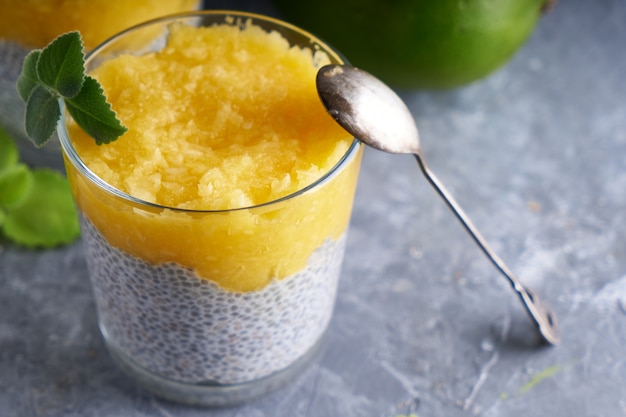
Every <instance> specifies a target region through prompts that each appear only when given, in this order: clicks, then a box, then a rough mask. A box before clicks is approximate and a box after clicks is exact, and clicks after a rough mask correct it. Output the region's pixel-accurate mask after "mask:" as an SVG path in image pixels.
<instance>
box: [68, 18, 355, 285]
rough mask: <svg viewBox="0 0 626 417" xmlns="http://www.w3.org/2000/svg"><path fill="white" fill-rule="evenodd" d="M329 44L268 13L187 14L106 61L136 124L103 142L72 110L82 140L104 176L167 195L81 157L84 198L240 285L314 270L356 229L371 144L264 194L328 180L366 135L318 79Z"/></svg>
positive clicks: (111, 222) (159, 249) (76, 140)
mask: <svg viewBox="0 0 626 417" xmlns="http://www.w3.org/2000/svg"><path fill="white" fill-rule="evenodd" d="M324 57H325V56H324V55H320V53H313V52H312V51H311V50H309V49H300V48H296V47H290V46H289V44H288V42H287V41H286V40H285V39H284V38H283V37H281V36H280V35H279V34H277V33H275V32H272V33H267V32H265V31H263V30H262V29H260V28H259V27H257V26H254V25H248V26H247V27H246V28H245V30H241V29H240V28H238V27H234V26H230V25H218V26H211V27H204V28H198V27H191V26H185V25H180V26H173V27H172V28H171V33H170V34H169V36H168V44H167V46H165V48H164V49H162V50H161V51H159V52H156V53H149V54H146V55H143V56H130V55H123V56H119V57H117V58H114V59H112V60H110V61H107V62H105V63H104V64H102V65H101V66H100V67H98V68H97V69H96V70H95V71H94V72H93V74H92V75H93V76H94V77H95V78H97V79H98V80H99V81H100V83H101V84H102V85H103V88H104V90H105V94H106V95H107V97H108V99H109V101H110V102H111V104H112V106H113V108H114V109H115V110H116V111H117V114H118V117H119V118H120V119H121V120H122V122H123V123H124V124H125V125H126V126H127V127H128V128H129V131H128V132H127V133H126V134H125V135H124V136H122V137H121V138H120V139H118V140H117V141H115V142H113V143H110V144H107V145H102V146H97V145H95V143H94V141H93V139H91V138H90V137H88V136H87V135H86V134H84V132H82V130H80V128H78V127H77V126H76V125H74V124H72V122H71V121H69V122H68V133H69V136H70V140H71V141H72V143H73V145H74V147H75V150H76V152H77V154H78V155H79V156H80V158H81V159H82V160H83V161H84V163H85V164H86V165H87V166H88V167H89V168H90V169H91V170H92V171H93V172H94V173H95V174H96V175H97V176H98V177H100V178H101V179H102V180H104V181H105V182H106V183H108V184H110V185H112V186H113V187H115V188H117V189H119V190H121V191H123V192H124V193H127V194H129V195H132V196H134V197H136V198H139V199H141V200H144V201H146V202H149V203H153V204H154V206H151V205H146V204H140V203H132V202H130V201H128V200H126V199H122V198H119V197H116V196H114V195H113V194H110V193H108V192H106V191H103V190H102V189H101V188H99V187H98V186H96V185H94V184H93V183H92V182H91V181H89V180H88V179H86V178H84V176H83V175H82V174H81V173H79V172H78V171H77V170H76V168H75V167H74V166H73V165H72V164H71V163H67V164H66V165H67V170H68V176H69V178H70V181H71V183H72V186H73V188H74V195H75V197H76V200H77V203H78V205H79V207H80V209H81V211H82V212H83V214H84V215H86V216H87V218H88V219H89V220H90V221H91V222H92V223H93V224H94V225H95V226H96V227H97V228H98V229H99V230H100V232H101V233H102V234H103V235H104V236H105V237H106V239H107V240H108V241H109V243H110V244H111V245H113V246H115V247H118V248H120V249H122V250H124V251H126V252H128V253H130V254H132V255H133V256H136V257H138V258H140V259H144V260H146V261H148V262H149V263H152V264H162V263H166V262H175V263H177V264H179V265H182V266H184V267H189V268H192V269H194V270H195V271H196V273H197V275H198V276H200V277H202V278H205V279H208V280H211V281H214V282H215V283H217V284H218V285H220V286H221V287H222V288H224V289H227V290H232V291H252V290H256V289H260V288H262V287H264V286H265V285H267V284H268V283H269V282H270V281H271V280H272V279H282V278H285V277H287V276H289V275H291V274H293V273H295V272H297V271H299V270H301V269H302V268H304V267H305V266H306V264H307V260H308V258H309V257H310V255H311V254H312V253H313V251H314V250H315V249H316V248H318V247H320V246H321V245H322V243H323V242H324V241H325V240H326V239H328V238H333V239H336V238H338V237H339V236H341V235H342V234H343V233H344V232H345V230H346V228H347V225H348V222H349V218H350V213H351V209H352V201H353V196H354V191H355V187H356V182H357V176H358V170H359V165H360V158H361V150H360V149H358V151H357V152H356V154H355V155H354V157H352V158H351V159H350V160H349V162H348V163H347V164H345V166H344V167H343V168H342V169H341V170H340V171H339V172H336V173H334V175H332V176H331V177H330V178H329V180H327V181H325V182H323V183H322V184H318V185H317V186H316V187H314V188H312V189H311V190H308V191H306V192H304V193H301V194H299V195H297V196H295V197H290V198H286V199H284V200H281V201H278V202H274V203H272V204H264V203H268V202H272V201H276V200H279V199H281V198H283V197H286V196H289V195H291V194H293V193H295V192H297V191H298V190H302V189H303V188H305V187H307V186H308V185H310V184H312V183H313V182H315V181H316V180H318V179H319V178H320V177H322V176H323V175H324V174H326V173H327V172H329V171H330V170H331V169H332V168H333V167H334V166H335V165H336V164H337V163H338V162H339V161H340V160H341V158H342V157H343V156H344V155H345V154H346V153H347V151H348V149H349V148H350V146H351V144H352V141H353V139H352V137H351V136H350V135H349V134H347V133H346V132H345V131H344V130H343V129H341V128H340V127H339V126H338V125H337V124H336V123H335V122H334V121H333V120H332V119H331V118H330V116H328V114H327V113H326V111H325V110H324V108H323V106H322V104H321V102H320V100H319V98H318V96H317V92H316V90H315V75H316V71H317V70H316V67H315V66H314V62H315V63H316V64H320V63H323V62H324ZM325 58H326V59H327V56H326V57H325ZM163 206H165V207H169V208H164V207H163ZM199 210H201V211H199ZM206 210H217V211H213V212H206Z"/></svg>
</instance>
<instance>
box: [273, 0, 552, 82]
mask: <svg viewBox="0 0 626 417" xmlns="http://www.w3.org/2000/svg"><path fill="white" fill-rule="evenodd" d="M552 2H553V0H312V1H307V2H303V1H293V0H274V4H275V5H276V7H277V9H278V11H279V12H280V13H281V14H282V17H283V18H284V19H285V20H287V21H289V22H291V23H293V24H295V25H297V26H300V27H302V28H303V29H305V30H308V31H310V32H312V33H313V34H315V35H317V36H318V37H320V38H321V39H323V40H324V41H326V42H327V43H329V44H331V45H332V46H334V47H335V48H336V49H337V50H338V51H339V52H341V53H342V54H343V55H344V56H345V57H346V58H347V60H348V61H349V62H350V63H351V64H352V65H354V66H356V67H359V68H361V69H364V70H366V71H368V72H371V73H372V74H374V75H375V76H377V77H379V78H380V79H381V80H383V81H384V82H386V83H388V84H389V85H391V86H392V87H396V88H437V89H440V88H452V87H457V86H460V85H464V84H467V83H470V82H472V81H475V80H478V79H480V78H483V77H485V76H486V75H488V74H490V73H491V72H493V71H494V70H496V69H497V68H499V67H500V66H502V65H503V64H504V63H506V62H507V61H508V60H509V59H510V58H511V57H512V56H513V54H514V53H515V52H516V51H517V50H518V49H519V48H520V47H521V46H522V45H523V44H524V43H525V41H526V40H527V39H528V37H529V36H530V34H531V33H532V31H533V29H534V27H535V26H536V24H537V22H538V20H539V18H540V16H541V15H542V12H544V11H545V10H547V8H549V6H551V3H552Z"/></svg>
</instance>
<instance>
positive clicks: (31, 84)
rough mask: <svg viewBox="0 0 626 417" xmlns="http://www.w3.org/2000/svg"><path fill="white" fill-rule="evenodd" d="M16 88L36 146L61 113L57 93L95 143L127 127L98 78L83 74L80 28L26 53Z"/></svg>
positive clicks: (47, 136) (116, 135) (49, 133)
mask: <svg viewBox="0 0 626 417" xmlns="http://www.w3.org/2000/svg"><path fill="white" fill-rule="evenodd" d="M17 89H18V92H19V94H20V97H21V98H22V99H23V100H24V101H25V102H26V117H25V121H24V122H25V130H26V134H27V136H28V137H29V139H30V140H31V141H32V142H33V143H34V144H35V145H36V146H38V147H40V146H43V145H45V144H46V142H47V141H48V140H49V139H50V137H51V136H52V134H53V133H54V129H55V128H56V126H57V123H58V121H59V119H60V118H61V110H60V103H59V101H58V99H59V98H61V99H63V101H64V102H65V104H66V107H67V110H68V112H69V113H70V114H71V115H72V117H74V120H75V121H76V123H77V124H78V125H79V126H80V127H81V128H82V129H83V130H84V131H85V132H87V134H89V135H90V136H92V137H93V138H94V139H95V141H96V143H97V144H98V145H101V144H103V143H109V142H111V141H114V140H116V139H117V138H119V137H120V136H122V135H123V134H124V133H125V132H126V130H127V129H126V128H125V127H124V126H123V125H122V124H121V122H120V121H119V120H118V119H117V116H116V115H115V112H114V111H113V110H112V109H111V105H110V104H109V103H108V102H107V101H106V97H105V96H104V92H103V90H102V87H101V86H100V84H99V83H98V81H96V80H95V79H94V78H91V77H88V76H86V75H85V56H84V53H83V42H82V37H81V35H80V33H79V32H69V33H66V34H63V35H61V36H59V37H58V38H56V39H55V40H54V41H52V42H51V43H50V44H49V45H48V46H46V47H45V48H44V49H42V50H36V51H33V52H31V53H30V54H28V55H27V56H26V59H25V60H24V65H23V66H22V72H21V74H20V76H19V78H18V86H17Z"/></svg>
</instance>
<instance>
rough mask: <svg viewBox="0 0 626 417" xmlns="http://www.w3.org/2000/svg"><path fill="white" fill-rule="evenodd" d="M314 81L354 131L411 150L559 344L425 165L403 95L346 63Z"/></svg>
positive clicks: (545, 315)
mask: <svg viewBox="0 0 626 417" xmlns="http://www.w3.org/2000/svg"><path fill="white" fill-rule="evenodd" d="M316 85H317V91H318V94H319V96H320V99H321V101H322V103H323V104H324V107H326V110H327V111H328V113H329V114H330V115H331V116H332V117H333V119H335V120H336V121H337V123H339V125H341V126H342V127H343V128H344V129H345V130H347V131H348V132H349V133H351V134H352V135H354V137H356V138H357V139H359V140H361V141H362V142H363V143H365V144H366V145H369V146H371V147H372V148H375V149H378V150H381V151H384V152H389V153H397V154H413V155H415V158H416V159H417V163H418V165H419V167H420V169H421V170H422V173H423V174H424V176H425V177H426V179H427V180H428V182H429V183H430V184H431V185H432V186H433V187H434V188H435V190H436V191H437V193H438V194H439V195H440V196H441V197H442V198H443V200H444V201H445V202H446V204H447V205H448V207H449V208H450V209H451V210H452V212H453V213H454V214H455V216H456V217H457V219H458V220H459V221H460V222H461V224H462V225H463V226H464V227H465V230H466V231H467V232H468V233H469V234H470V236H471V237H472V238H473V239H474V241H475V242H476V244H477V245H478V246H479V247H480V249H481V250H482V251H483V252H484V254H485V255H486V256H487V258H489V260H490V261H491V262H492V263H493V265H494V266H495V267H496V268H497V269H498V271H500V273H501V274H502V275H503V276H504V277H505V278H506V279H507V280H508V281H509V283H510V284H511V287H512V288H513V290H514V291H515V292H516V293H517V295H518V296H519V299H520V301H521V302H522V304H523V305H524V307H525V308H526V311H527V312H528V314H529V316H530V318H531V319H532V320H533V322H534V324H535V325H536V327H537V329H538V331H539V334H540V335H541V337H542V339H543V340H544V341H545V342H547V343H549V344H553V345H554V344H557V343H558V342H559V340H560V334H559V327H558V323H557V319H556V316H555V315H554V313H553V312H552V311H551V310H550V309H549V308H548V307H547V306H546V304H545V303H544V302H543V301H542V300H541V299H539V297H538V296H537V295H536V294H535V293H534V292H533V291H532V290H530V289H529V288H526V287H524V286H523V285H522V284H521V282H520V281H519V280H518V279H517V277H515V275H513V273H512V272H511V271H510V270H509V269H508V267H507V266H506V265H505V264H504V262H503V261H502V260H501V259H500V258H499V257H498V256H497V255H496V253H495V252H494V251H493V250H492V249H491V248H490V247H489V245H488V244H487V242H486V241H485V239H484V238H483V237H482V235H481V234H480V233H479V232H478V229H476V227H475V226H474V224H473V223H472V222H471V221H470V219H469V218H468V217H467V215H466V214H465V212H464V211H463V210H462V209H461V207H460V205H459V204H458V203H457V202H456V200H455V199H454V197H453V196H452V194H450V192H449V191H448V190H446V188H445V187H444V186H443V184H442V183H441V182H440V181H439V180H438V179H437V177H436V176H435V175H434V174H433V173H432V171H431V170H430V169H429V168H428V166H427V165H426V162H425V161H424V157H423V155H422V150H421V147H420V139H419V133H418V130H417V125H416V124H415V119H414V118H413V116H412V114H411V112H410V111H409V109H408V108H407V107H406V104H405V103H404V101H402V99H401V98H400V97H399V96H398V95H397V94H396V93H395V92H394V91H393V90H392V89H391V88H390V87H388V86H387V85H386V84H384V83H383V82H382V81H380V80H379V79H378V78H376V77H374V76H373V75H371V74H369V73H367V72H365V71H363V70H360V69H358V68H355V67H351V66H348V65H326V66H323V67H322V68H320V70H319V71H318V73H317V77H316Z"/></svg>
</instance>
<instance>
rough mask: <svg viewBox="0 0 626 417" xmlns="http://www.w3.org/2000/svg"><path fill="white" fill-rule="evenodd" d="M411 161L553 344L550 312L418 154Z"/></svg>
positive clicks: (554, 327) (554, 331)
mask: <svg viewBox="0 0 626 417" xmlns="http://www.w3.org/2000/svg"><path fill="white" fill-rule="evenodd" d="M415 159H417V163H418V165H419V167H420V169H421V170H422V173H423V174H424V176H425V177H426V179H427V180H428V182H429V183H430V184H431V185H432V186H433V187H434V188H435V190H436V191H437V193H438V194H439V195H440V196H441V197H442V198H443V199H444V201H445V202H446V204H447V205H448V207H449V208H450V209H451V210H452V212H453V213H454V214H455V216H456V217H457V219H459V221H460V222H461V223H462V224H463V226H464V227H465V230H467V232H468V233H469V234H470V236H472V238H473V239H474V241H475V242H476V243H477V244H478V246H479V247H480V249H482V251H483V252H484V253H485V255H486V256H487V258H489V260H490V261H491V262H492V263H493V264H494V265H495V267H496V268H497V269H498V270H499V271H500V273H502V275H504V277H506V279H507V280H508V281H509V283H510V284H511V287H513V290H514V291H515V292H516V293H517V295H518V296H519V298H520V300H521V301H522V303H523V305H524V306H525V307H526V311H527V312H528V314H529V315H530V317H531V318H532V319H533V321H534V322H535V324H536V325H537V327H538V329H539V332H540V333H541V335H542V336H543V338H544V340H545V341H547V342H548V343H550V344H553V345H555V344H557V343H558V342H559V339H560V335H559V329H558V323H557V321H556V316H555V315H554V313H553V312H552V311H551V310H550V309H549V308H548V307H547V306H546V305H545V304H544V303H543V302H542V301H541V300H540V299H539V297H537V296H536V295H535V294H534V292H533V291H532V290H530V289H529V288H526V287H524V286H523V285H522V283H521V282H520V281H519V280H518V279H517V278H516V277H515V275H513V273H512V272H511V271H510V270H509V268H508V267H507V266H506V265H505V264H504V262H503V261H502V259H500V257H498V255H497V254H496V253H495V252H494V251H493V250H492V249H491V248H490V247H489V245H488V244H487V241H486V240H485V239H484V238H483V237H482V235H481V234H480V233H479V232H478V229H476V227H475V226H474V224H473V223H472V222H471V220H470V219H469V217H467V215H466V214H465V212H464V211H463V209H462V208H461V206H460V205H459V204H458V203H457V202H456V200H455V199H454V197H453V196H452V194H450V192H449V191H448V190H447V189H446V188H445V187H444V186H443V184H442V183H441V182H440V181H439V179H438V178H437V177H436V176H435V174H433V172H432V171H431V170H430V169H429V168H428V166H427V165H426V163H425V161H424V159H423V157H422V156H421V155H420V154H419V153H415Z"/></svg>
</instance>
